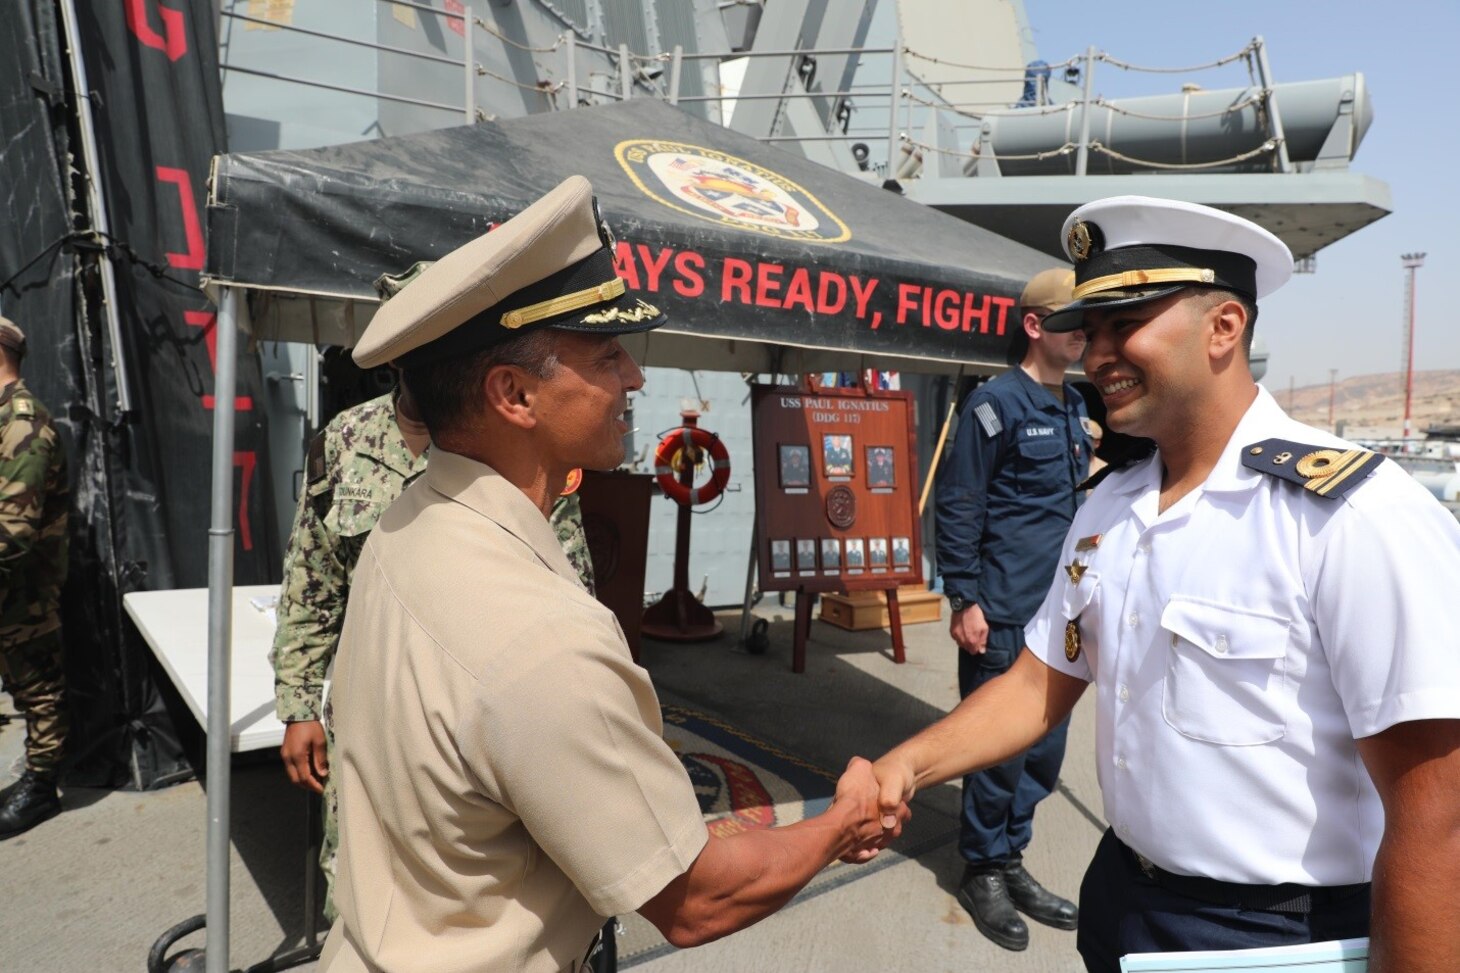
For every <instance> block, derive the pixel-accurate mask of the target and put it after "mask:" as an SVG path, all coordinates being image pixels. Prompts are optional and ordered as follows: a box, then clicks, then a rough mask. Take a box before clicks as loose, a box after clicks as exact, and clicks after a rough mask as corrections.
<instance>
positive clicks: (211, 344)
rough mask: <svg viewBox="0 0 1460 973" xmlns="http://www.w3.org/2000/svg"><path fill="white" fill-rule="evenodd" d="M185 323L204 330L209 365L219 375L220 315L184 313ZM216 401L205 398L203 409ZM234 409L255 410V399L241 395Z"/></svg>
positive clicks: (211, 398) (199, 312) (211, 397)
mask: <svg viewBox="0 0 1460 973" xmlns="http://www.w3.org/2000/svg"><path fill="white" fill-rule="evenodd" d="M183 323H185V324H186V325H187V326H188V327H190V328H203V329H204V331H203V343H204V344H206V345H207V346H208V365H209V367H210V368H212V370H213V374H214V375H215V376H216V375H217V374H218V315H216V314H214V313H213V312H212V311H184V312H183ZM214 401H215V399H214V398H213V396H211V395H205V396H203V408H205V409H211V408H213V403H214ZM233 408H235V409H237V410H238V411H239V412H248V411H250V410H251V409H253V398H252V397H251V396H247V395H240V396H238V397H237V398H235V399H234V400H233Z"/></svg>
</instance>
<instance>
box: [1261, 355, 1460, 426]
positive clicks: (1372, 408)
mask: <svg viewBox="0 0 1460 973" xmlns="http://www.w3.org/2000/svg"><path fill="white" fill-rule="evenodd" d="M1263 384H1264V385H1266V386H1267V388H1268V390H1269V391H1270V392H1272V394H1273V395H1274V396H1275V397H1276V398H1277V400H1278V403H1279V404H1280V405H1282V407H1283V408H1285V409H1287V410H1288V412H1289V413H1290V414H1291V415H1292V416H1293V417H1294V418H1295V419H1298V420H1299V421H1301V422H1306V423H1308V424H1309V425H1313V426H1318V427H1320V428H1322V427H1326V426H1327V425H1328V394H1329V388H1328V385H1326V384H1324V385H1309V386H1303V387H1299V388H1296V389H1293V390H1291V392H1290V391H1289V389H1288V388H1287V386H1279V385H1277V384H1275V383H1274V382H1273V377H1272V376H1269V377H1268V379H1267V380H1266V381H1265V382H1264V383H1263ZM1290 400H1291V401H1290ZM1333 403H1334V404H1333V415H1334V419H1335V420H1336V422H1337V423H1341V424H1342V426H1343V435H1345V436H1348V437H1354V436H1361V437H1385V436H1396V437H1397V436H1399V435H1400V434H1401V433H1402V432H1403V429H1404V374H1403V373H1402V372H1387V373H1381V374H1377V375H1355V376H1352V377H1350V378H1340V379H1339V380H1338V383H1337V384H1336V385H1335V386H1334V389H1333ZM1411 414H1412V416H1413V421H1412V425H1413V428H1414V431H1415V433H1416V434H1417V435H1418V434H1422V433H1423V432H1424V430H1425V429H1426V427H1428V426H1430V425H1460V370H1443V371H1439V370H1437V371H1427V372H1415V373H1414V399H1413V402H1412V404H1411Z"/></svg>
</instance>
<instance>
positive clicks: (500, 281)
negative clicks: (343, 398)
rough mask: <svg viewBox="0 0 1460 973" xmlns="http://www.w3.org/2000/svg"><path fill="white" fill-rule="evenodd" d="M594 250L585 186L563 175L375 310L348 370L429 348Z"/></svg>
mask: <svg viewBox="0 0 1460 973" xmlns="http://www.w3.org/2000/svg"><path fill="white" fill-rule="evenodd" d="M602 247H603V241H602V240H600V239H599V236H598V223H597V221H596V220H595V219H594V216H593V187H592V186H591V185H590V184H589V182H588V180H587V179H584V178H583V177H582V176H569V177H568V178H567V179H565V180H563V182H562V183H560V184H559V185H558V186H557V187H556V188H554V189H553V190H552V191H551V192H549V193H548V194H547V195H546V196H543V197H542V198H541V199H539V200H538V201H537V202H535V203H533V204H532V205H531V206H528V207H527V208H526V209H524V210H523V211H522V212H520V213H518V214H517V215H516V216H514V217H512V219H510V220H508V221H507V222H505V223H503V224H502V225H500V226H498V227H497V228H496V229H494V230H492V231H491V232H490V233H486V234H484V235H482V236H479V237H477V238H476V239H475V240H472V241H471V242H470V243H467V244H465V245H463V246H461V247H459V248H458V249H456V250H453V251H452V252H451V253H449V254H447V255H446V256H444V257H442V258H441V259H440V260H438V261H436V262H435V263H434V264H432V265H431V266H430V267H428V268H426V270H425V271H423V272H422V273H421V275H420V276H419V277H417V278H416V279H415V280H413V281H412V282H411V284H410V286H409V287H407V288H405V289H404V290H402V291H401V292H400V293H399V294H397V295H396V296H395V297H393V298H391V299H390V301H388V302H387V303H386V304H384V305H382V306H381V308H380V310H378V311H376V312H375V317H374V318H372V319H371V320H370V325H369V326H368V327H367V328H366V329H365V334H364V335H362V336H361V338H360V342H359V344H357V345H356V346H355V352H354V358H355V363H356V364H357V365H359V366H360V367H362V368H374V367H375V366H377V365H384V364H385V363H386V362H388V361H391V360H393V359H396V358H399V357H401V356H402V355H404V354H406V353H407V352H410V351H414V350H415V349H417V348H420V347H421V346H422V345H426V344H429V343H431V342H432V341H435V340H436V339H438V338H440V337H442V336H443V335H445V334H447V333H448V332H450V331H451V330H452V329H453V328H455V327H456V326H457V325H460V324H463V323H464V322H466V321H469V320H471V319H472V318H474V317H476V316H477V315H478V314H481V313H482V312H483V311H485V310H487V309H488V308H490V307H492V306H494V305H496V304H497V303H499V302H500V301H501V300H502V299H503V298H505V297H507V296H508V295H510V294H513V293H515V292H516V291H519V290H521V289H522V288H524V287H528V286H530V285H532V284H535V283H537V282H538V281H541V280H542V279H544V278H545V277H548V276H550V275H552V274H553V273H555V272H557V271H559V270H561V269H563V268H564V267H567V266H569V265H570V264H573V263H576V262H578V261H580V260H584V259H586V258H587V257H588V256H590V255H591V254H593V253H594V252H595V251H596V250H599V249H600V248H602Z"/></svg>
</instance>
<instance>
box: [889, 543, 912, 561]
mask: <svg viewBox="0 0 1460 973" xmlns="http://www.w3.org/2000/svg"><path fill="white" fill-rule="evenodd" d="M892 566H893V567H895V568H910V567H912V542H911V541H909V540H908V539H907V538H906V537H894V538H893V539H892Z"/></svg>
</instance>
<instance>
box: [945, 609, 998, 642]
mask: <svg viewBox="0 0 1460 973" xmlns="http://www.w3.org/2000/svg"><path fill="white" fill-rule="evenodd" d="M948 634H949V635H951V636H953V641H955V642H957V643H958V647H959V648H960V649H962V650H963V651H964V652H967V653H968V654H969V655H983V654H984V652H985V651H986V650H987V649H988V647H989V623H988V621H987V620H985V619H984V617H983V609H982V608H980V607H978V605H977V604H973V605H969V606H968V607H967V608H965V609H963V611H961V612H954V613H953V618H952V620H951V621H950V622H949V623H948Z"/></svg>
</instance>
